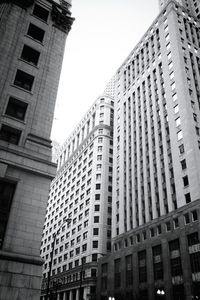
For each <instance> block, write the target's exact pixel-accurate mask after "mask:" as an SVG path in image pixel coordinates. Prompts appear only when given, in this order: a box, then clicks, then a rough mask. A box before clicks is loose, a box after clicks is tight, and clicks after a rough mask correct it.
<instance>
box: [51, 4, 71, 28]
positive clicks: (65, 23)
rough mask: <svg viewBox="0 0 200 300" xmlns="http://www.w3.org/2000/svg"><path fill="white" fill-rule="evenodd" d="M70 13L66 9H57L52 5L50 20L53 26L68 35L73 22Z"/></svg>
mask: <svg viewBox="0 0 200 300" xmlns="http://www.w3.org/2000/svg"><path fill="white" fill-rule="evenodd" d="M70 15H71V13H70V11H69V10H68V9H66V7H64V6H63V7H58V6H57V5H55V4H53V5H52V11H51V18H52V21H53V22H54V23H55V26H56V27H57V28H58V29H60V30H61V31H64V32H66V33H68V32H69V31H70V30H71V27H72V24H73V22H74V20H75V19H74V18H72V17H71V16H70Z"/></svg>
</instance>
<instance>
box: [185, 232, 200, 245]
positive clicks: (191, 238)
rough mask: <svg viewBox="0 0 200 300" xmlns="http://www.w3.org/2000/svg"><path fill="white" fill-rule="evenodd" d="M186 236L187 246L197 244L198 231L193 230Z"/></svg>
mask: <svg viewBox="0 0 200 300" xmlns="http://www.w3.org/2000/svg"><path fill="white" fill-rule="evenodd" d="M187 238H188V246H193V245H196V244H199V236H198V232H193V233H191V234H188V236H187Z"/></svg>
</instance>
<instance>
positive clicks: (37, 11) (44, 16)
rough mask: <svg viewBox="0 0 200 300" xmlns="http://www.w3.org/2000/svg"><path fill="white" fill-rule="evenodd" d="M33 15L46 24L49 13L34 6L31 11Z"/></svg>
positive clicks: (40, 7) (38, 6) (36, 5)
mask: <svg viewBox="0 0 200 300" xmlns="http://www.w3.org/2000/svg"><path fill="white" fill-rule="evenodd" d="M33 15H34V16H36V17H38V18H39V19H41V20H43V21H45V22H47V19H48V16H49V12H48V10H46V9H45V8H43V7H42V6H40V5H38V4H35V6H34V9H33Z"/></svg>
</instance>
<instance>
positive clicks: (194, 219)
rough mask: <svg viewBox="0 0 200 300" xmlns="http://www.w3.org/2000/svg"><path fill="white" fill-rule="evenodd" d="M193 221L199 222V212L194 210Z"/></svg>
mask: <svg viewBox="0 0 200 300" xmlns="http://www.w3.org/2000/svg"><path fill="white" fill-rule="evenodd" d="M191 213H192V221H193V222H195V221H197V220H198V215H197V211H196V210H193V211H192V212H191Z"/></svg>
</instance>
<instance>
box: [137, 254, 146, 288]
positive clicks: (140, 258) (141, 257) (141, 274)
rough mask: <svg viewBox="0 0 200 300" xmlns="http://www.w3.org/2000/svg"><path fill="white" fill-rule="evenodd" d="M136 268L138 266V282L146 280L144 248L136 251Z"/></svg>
mask: <svg viewBox="0 0 200 300" xmlns="http://www.w3.org/2000/svg"><path fill="white" fill-rule="evenodd" d="M138 268H139V282H140V283H142V282H146V281H147V260H146V250H143V251H140V252H138Z"/></svg>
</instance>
